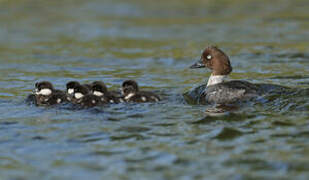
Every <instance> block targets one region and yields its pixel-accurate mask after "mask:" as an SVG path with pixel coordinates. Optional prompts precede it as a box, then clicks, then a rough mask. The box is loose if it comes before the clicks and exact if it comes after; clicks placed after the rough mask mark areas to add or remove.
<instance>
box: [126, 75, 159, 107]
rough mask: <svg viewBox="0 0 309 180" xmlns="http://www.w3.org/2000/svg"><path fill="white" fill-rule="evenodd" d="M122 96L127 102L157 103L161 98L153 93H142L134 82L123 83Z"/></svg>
mask: <svg viewBox="0 0 309 180" xmlns="http://www.w3.org/2000/svg"><path fill="white" fill-rule="evenodd" d="M122 94H123V96H124V100H125V101H126V102H138V103H143V102H157V101H160V97H159V96H158V95H156V94H154V93H153V92H148V91H140V90H139V87H138V84H137V82H136V81H134V80H126V81H124V82H123V83H122Z"/></svg>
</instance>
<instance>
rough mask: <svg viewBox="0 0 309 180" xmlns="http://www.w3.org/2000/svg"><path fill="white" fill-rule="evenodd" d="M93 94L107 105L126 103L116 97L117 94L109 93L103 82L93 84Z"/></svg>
mask: <svg viewBox="0 0 309 180" xmlns="http://www.w3.org/2000/svg"><path fill="white" fill-rule="evenodd" d="M91 89H92V94H93V95H95V96H98V97H100V98H101V101H102V102H105V103H120V102H124V99H123V98H122V97H119V96H117V95H116V93H117V92H109V91H108V89H107V87H106V85H105V84H104V82H102V81H95V82H93V83H92V87H91Z"/></svg>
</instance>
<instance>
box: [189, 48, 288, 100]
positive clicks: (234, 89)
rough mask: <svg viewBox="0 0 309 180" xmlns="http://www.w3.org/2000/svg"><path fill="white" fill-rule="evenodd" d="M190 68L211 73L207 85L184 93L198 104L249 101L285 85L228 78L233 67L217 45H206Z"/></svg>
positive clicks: (280, 88) (281, 88)
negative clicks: (198, 58)
mask: <svg viewBox="0 0 309 180" xmlns="http://www.w3.org/2000/svg"><path fill="white" fill-rule="evenodd" d="M190 68H191V69H196V68H208V69H210V70H211V75H210V77H209V79H208V82H207V85H206V86H205V85H202V86H199V87H197V88H195V89H193V90H192V91H190V92H188V93H185V94H184V95H185V99H190V100H193V101H195V102H197V103H198V104H218V105H227V104H235V103H238V102H244V101H250V100H251V99H253V98H258V97H260V96H261V95H263V94H264V93H267V92H270V91H272V90H279V91H281V90H283V89H287V87H283V86H280V85H272V84H253V83H250V82H248V81H244V80H228V79H227V78H228V75H229V74H230V73H231V72H232V70H233V68H232V66H231V63H230V59H229V57H228V56H227V55H226V54H225V53H224V52H223V51H222V50H221V49H219V48H218V47H216V46H209V47H207V48H206V49H205V50H204V51H203V53H202V55H201V58H200V60H198V61H197V62H195V63H194V64H193V65H191V66H190Z"/></svg>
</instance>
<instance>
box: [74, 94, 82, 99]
mask: <svg viewBox="0 0 309 180" xmlns="http://www.w3.org/2000/svg"><path fill="white" fill-rule="evenodd" d="M74 97H75V98H76V99H80V98H82V97H84V95H83V94H82V93H75V94H74Z"/></svg>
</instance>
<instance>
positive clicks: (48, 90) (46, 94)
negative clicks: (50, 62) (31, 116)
mask: <svg viewBox="0 0 309 180" xmlns="http://www.w3.org/2000/svg"><path fill="white" fill-rule="evenodd" d="M51 93H52V91H51V90H50V89H47V88H46V89H41V91H39V92H37V94H40V95H44V96H48V95H50V94H51Z"/></svg>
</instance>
